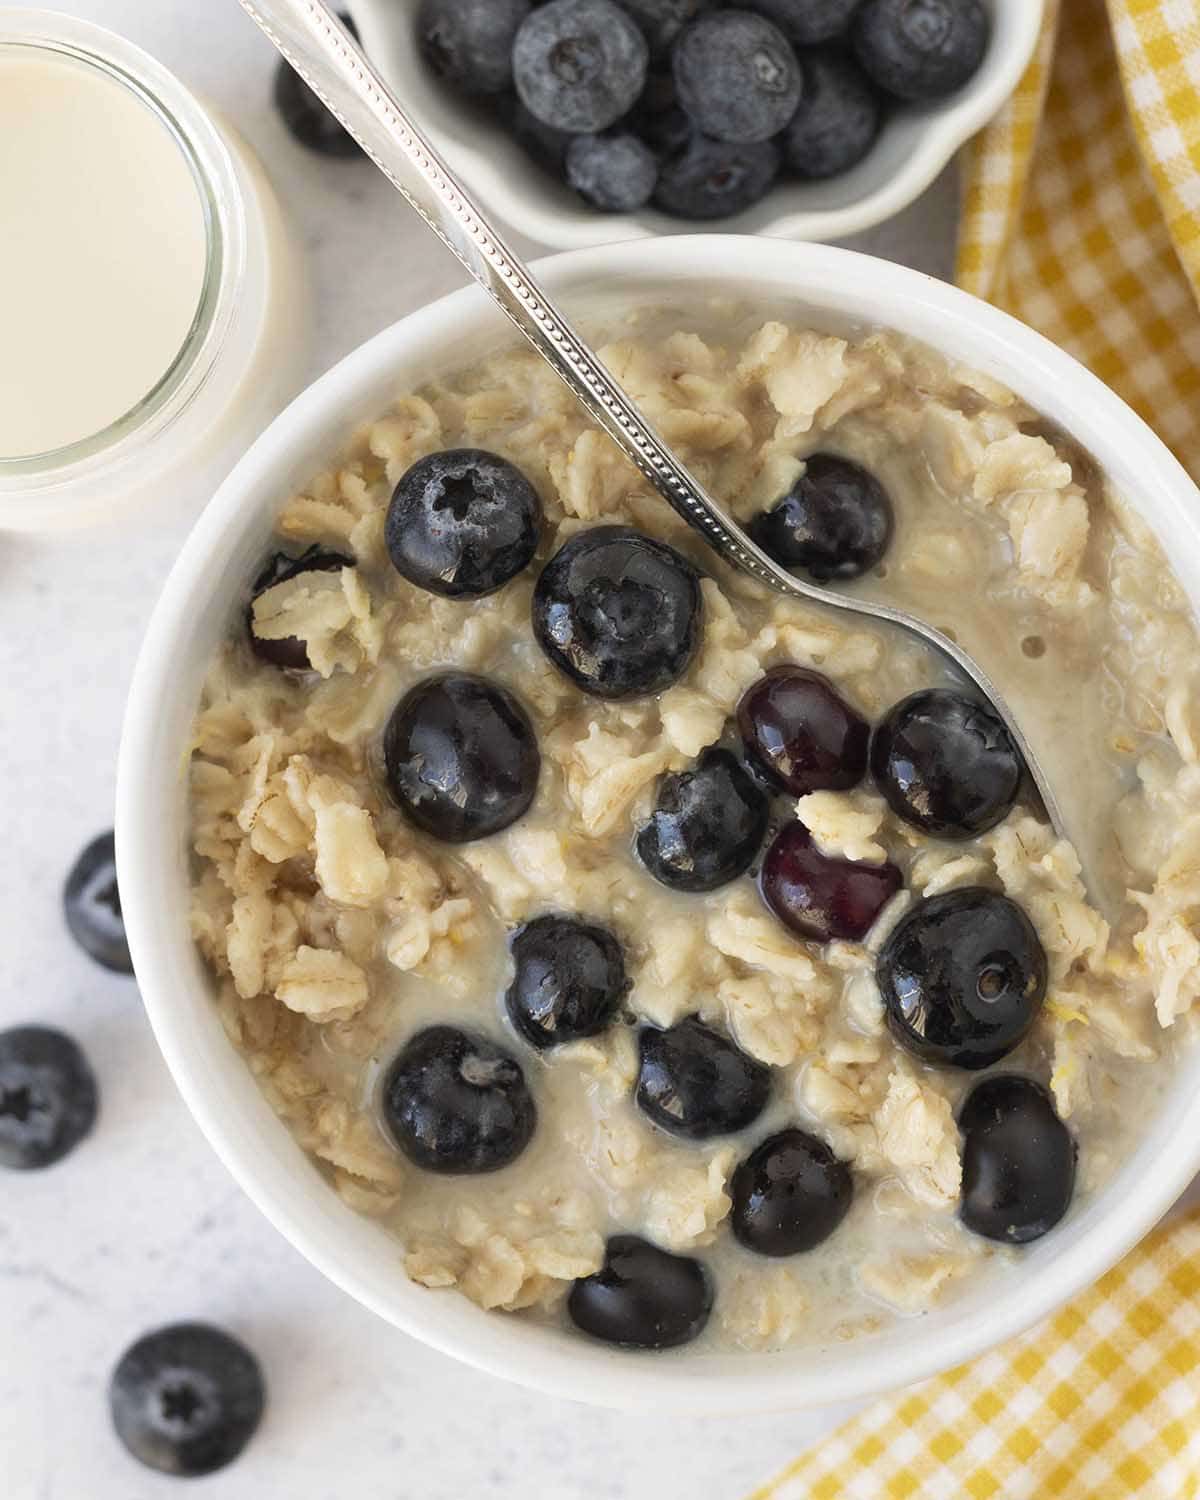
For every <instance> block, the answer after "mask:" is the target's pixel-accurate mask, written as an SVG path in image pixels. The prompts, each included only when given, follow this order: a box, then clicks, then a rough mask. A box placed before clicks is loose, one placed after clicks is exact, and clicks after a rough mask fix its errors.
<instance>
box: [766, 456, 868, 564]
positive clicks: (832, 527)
mask: <svg viewBox="0 0 1200 1500" xmlns="http://www.w3.org/2000/svg"><path fill="white" fill-rule="evenodd" d="M892 526H893V515H892V502H891V500H890V499H889V498H888V495H887V491H886V490H885V489H884V488H883V486H882V485H881V484H880V483H879V481H878V480H877V479H876V478H875V476H874V475H873V474H869V473H868V472H867V470H866V469H864V468H863V467H862V466H861V465H860V464H855V463H851V462H850V460H849V459H848V458H838V457H837V456H836V454H833V453H813V454H811V455H810V456H809V457H808V458H807V459H806V460H805V467H804V473H803V474H802V475H801V476H800V478H799V479H797V480H796V482H795V484H794V485H793V486H792V487H791V489H790V490H789V491H788V492H787V494H786V495H784V497H783V498H782V500H779V501H777V502H776V504H775V505H774V506H772V508H771V509H770V510H768V511H765V512H764V513H763V514H762V515H760V516H756V517H755V518H754V521H753V522H752V523H751V526H750V535H751V536H752V537H753V539H754V540H755V541H756V542H757V543H758V545H759V546H760V547H761V548H762V549H763V551H764V552H765V553H766V554H767V556H768V557H771V558H773V559H774V560H775V561H776V562H777V563H779V564H780V565H781V566H783V567H785V568H799V569H800V570H801V571H802V572H805V573H807V574H808V575H809V577H810V578H815V579H816V581H817V582H818V583H828V582H829V581H830V580H831V579H837V580H839V581H842V582H846V581H848V580H849V579H851V578H861V577H862V575H863V574H864V573H867V572H870V570H871V569H872V568H874V567H876V566H877V565H878V563H879V562H880V560H881V559H882V557H883V555H884V554H885V553H886V552H887V549H888V544H889V542H890V541H891V539H892Z"/></svg>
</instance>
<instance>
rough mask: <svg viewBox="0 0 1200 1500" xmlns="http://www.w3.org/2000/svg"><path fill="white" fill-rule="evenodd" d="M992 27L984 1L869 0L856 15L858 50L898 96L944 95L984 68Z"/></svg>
mask: <svg viewBox="0 0 1200 1500" xmlns="http://www.w3.org/2000/svg"><path fill="white" fill-rule="evenodd" d="M988 30H989V27H988V18H987V11H986V10H985V9H984V7H983V5H982V4H981V3H980V0H865V3H864V4H863V5H862V7H861V8H860V9H859V11H858V14H857V15H856V16H855V19H854V30H853V41H854V51H855V53H856V55H857V57H858V60H859V62H860V63H861V64H862V66H863V68H864V69H865V70H866V72H867V73H868V74H870V76H871V77H872V78H873V79H874V80H875V82H876V83H877V84H878V85H879V87H880V88H882V89H886V90H887V92H888V93H889V94H893V95H895V97H896V98H897V99H906V100H910V101H921V100H926V99H943V98H945V96H946V95H947V94H953V93H954V92H955V90H956V89H959V88H961V87H962V86H963V84H964V83H966V82H967V80H968V79H969V78H971V77H972V76H973V75H974V74H975V72H976V71H977V70H978V68H979V64H980V63H981V62H982V61H983V54H984V53H985V52H986V51H987V44H988Z"/></svg>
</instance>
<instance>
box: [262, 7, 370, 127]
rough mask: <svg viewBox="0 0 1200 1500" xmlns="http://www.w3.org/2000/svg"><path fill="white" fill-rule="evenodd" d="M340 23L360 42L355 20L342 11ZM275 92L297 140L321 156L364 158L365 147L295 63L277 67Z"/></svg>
mask: <svg viewBox="0 0 1200 1500" xmlns="http://www.w3.org/2000/svg"><path fill="white" fill-rule="evenodd" d="M338 20H339V21H340V22H341V23H342V25H343V26H344V27H345V28H346V30H347V31H349V33H350V35H351V36H352V37H353V38H354V39H355V41H357V40H358V28H357V27H356V26H355V24H354V21H353V19H352V18H351V17H350V16H348V15H347V14H346V12H345V11H339V12H338ZM274 92H275V108H276V109H277V110H278V111H279V116H280V118H281V119H282V120H283V123H284V125H286V127H287V130H288V133H289V135H291V137H292V139H293V140H295V141H299V143H300V145H302V146H305V147H307V149H308V150H309V151H316V152H318V153H319V154H320V155H321V156H343V157H350V156H361V155H362V148H361V147H360V146H359V144H358V142H357V141H356V140H355V139H354V137H353V136H352V135H351V134H350V132H349V131H348V130H346V129H345V128H344V127H343V126H342V123H341V121H340V120H338V119H337V118H336V117H335V116H334V115H332V114H331V113H330V112H329V110H328V109H326V107H325V105H324V104H322V103H321V101H320V99H319V98H318V97H317V96H316V94H314V93H313V91H312V89H310V88H309V86H308V84H307V83H305V81H304V79H303V78H301V77H300V75H299V73H297V72H296V70H295V69H294V68H293V67H292V65H291V63H289V62H285V61H284V60H283V59H282V58H281V59H280V61H279V63H278V64H277V66H276V68H275V89H274Z"/></svg>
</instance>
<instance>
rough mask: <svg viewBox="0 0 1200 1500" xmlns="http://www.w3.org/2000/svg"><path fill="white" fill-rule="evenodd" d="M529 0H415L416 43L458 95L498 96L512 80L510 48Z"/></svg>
mask: <svg viewBox="0 0 1200 1500" xmlns="http://www.w3.org/2000/svg"><path fill="white" fill-rule="evenodd" d="M531 9H532V7H531V6H530V4H529V0H421V4H420V7H419V9H418V11H417V46H418V48H419V49H420V52H421V56H422V57H423V58H424V59H425V61H426V62H427V63H428V64H429V67H430V68H431V69H432V71H433V72H434V73H436V74H437V76H438V77H439V78H441V79H442V80H443V81H444V82H445V83H448V84H449V85H450V86H451V87H452V88H456V89H458V90H459V92H460V93H463V94H499V93H502V92H503V91H504V90H505V89H507V88H508V87H509V86H510V85H511V83H512V49H513V42H514V41H515V40H516V36H517V31H518V29H519V27H520V25H521V22H522V21H524V19H525V17H526V16H527V15H528V14H529V12H530V10H531Z"/></svg>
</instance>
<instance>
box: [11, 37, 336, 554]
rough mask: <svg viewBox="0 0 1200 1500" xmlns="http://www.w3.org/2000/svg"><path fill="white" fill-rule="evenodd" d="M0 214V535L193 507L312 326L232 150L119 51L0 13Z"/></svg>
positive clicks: (278, 233) (294, 369) (231, 139)
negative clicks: (176, 501) (186, 499)
mask: <svg viewBox="0 0 1200 1500" xmlns="http://www.w3.org/2000/svg"><path fill="white" fill-rule="evenodd" d="M0 222H2V223H3V230H2V232H0V528H13V529H27V530H43V529H51V528H53V527H62V526H73V525H81V524H85V523H88V522H96V521H102V520H104V519H105V518H107V517H109V516H112V515H115V514H117V513H118V512H119V511H121V510H122V509H123V508H124V507H126V506H127V505H128V504H129V503H130V502H133V501H137V500H146V499H154V498H156V497H157V498H159V499H163V500H166V499H168V498H169V497H170V496H171V495H172V494H174V493H177V492H178V490H179V489H180V487H181V484H182V485H183V487H184V488H186V490H187V491H188V493H190V494H192V495H196V496H200V497H203V490H204V485H205V483H208V484H209V485H210V486H211V484H212V483H215V482H216V480H217V479H219V478H220V477H221V475H222V473H223V471H224V468H226V467H228V464H229V462H230V461H231V460H232V458H233V457H234V456H236V453H237V452H238V451H239V449H240V447H244V446H245V445H246V444H247V443H248V442H249V441H250V440H251V439H252V438H253V437H254V435H255V434H256V432H257V431H258V430H259V429H260V428H261V427H262V425H264V423H265V422H266V421H268V420H269V419H270V417H272V416H273V415H274V414H275V412H276V411H277V410H278V409H279V407H280V406H281V405H282V404H283V402H284V400H286V399H287V398H288V397H289V396H291V395H292V394H293V393H294V390H295V386H296V383H297V381H298V379H299V377H300V374H301V366H302V360H303V355H304V345H305V336H306V333H307V325H308V318H307V308H308V298H307V288H306V286H305V282H304V278H303V275H302V271H301V267H300V265H299V262H298V259H297V257H296V255H295V253H294V250H293V246H292V244H291V242H290V241H289V239H288V237H287V236H286V234H285V233H284V231H283V225H282V220H281V216H280V212H279V208H278V204H277V203H276V201H275V198H274V195H273V193H272V192H271V190H270V188H269V186H268V184H267V182H266V180H265V178H264V177H263V175H262V172H261V169H260V168H259V166H258V164H257V162H255V160H254V159H253V157H252V156H251V155H250V153H249V151H248V150H247V149H246V147H245V146H244V145H243V144H242V143H241V142H240V141H238V140H237V138H236V137H235V136H234V135H233V133H232V132H231V131H230V130H229V129H228V127H226V126H225V125H223V124H222V123H219V122H218V121H216V120H215V119H214V118H213V117H212V115H211V114H209V113H208V112H207V111H206V110H205V109H204V108H203V107H202V106H201V105H200V104H199V103H198V101H197V100H196V99H195V98H194V97H193V96H192V95H191V94H190V93H188V91H187V90H186V89H185V88H184V87H183V85H182V84H181V83H180V82H179V80H178V79H177V78H175V77H174V76H173V75H172V74H171V73H169V72H168V71H167V70H166V69H165V68H162V67H160V66H159V64H158V63H156V62H155V61H154V59H153V58H151V57H149V56H147V54H146V53H144V52H142V51H141V50H140V49H139V48H137V47H135V46H133V45H132V44H131V43H129V42H127V41H125V40H123V39H122V38H120V37H117V36H115V35H113V34H112V33H110V32H107V31H104V30H102V29H101V28H99V27H97V26H93V25H91V24H90V23H87V22H83V21H79V20H76V19H74V18H72V17H69V16H63V15H56V14H52V13H50V12H43V11H31V10H0Z"/></svg>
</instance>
